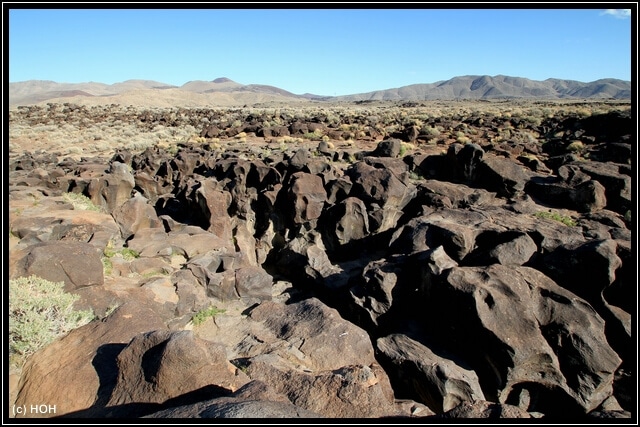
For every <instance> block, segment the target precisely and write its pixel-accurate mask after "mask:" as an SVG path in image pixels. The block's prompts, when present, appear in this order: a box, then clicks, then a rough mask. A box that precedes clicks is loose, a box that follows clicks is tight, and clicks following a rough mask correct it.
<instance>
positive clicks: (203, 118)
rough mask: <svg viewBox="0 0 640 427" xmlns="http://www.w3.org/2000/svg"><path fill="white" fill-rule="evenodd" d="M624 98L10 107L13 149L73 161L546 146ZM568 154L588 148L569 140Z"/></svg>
mask: <svg viewBox="0 0 640 427" xmlns="http://www.w3.org/2000/svg"><path fill="white" fill-rule="evenodd" d="M629 110H630V104H629V103H628V102H624V101H609V102H607V101H599V102H598V101H589V102H569V101H564V102H560V101H548V102H543V101H511V102H508V101H476V102H469V101H467V102H464V101H460V102H453V101H447V102H445V101H430V102H426V101H425V102H411V103H402V102H393V103H391V102H386V103H385V102H360V103H355V104H354V103H349V104H347V103H345V104H335V105H328V106H327V105H314V104H312V103H310V104H307V105H306V106H303V105H300V106H296V107H287V106H282V107H276V108H256V107H244V108H211V109H207V108H179V107H175V108H144V107H122V106H120V105H115V104H114V105H99V106H84V105H74V104H71V103H65V104H51V103H50V104H46V105H32V106H20V107H16V108H14V109H12V110H11V111H10V112H9V120H10V124H11V125H10V127H9V152H10V155H15V154H17V153H21V152H22V151H23V150H29V151H33V148H32V147H34V146H35V147H42V148H43V149H45V148H46V150H47V151H48V152H51V153H59V155H66V156H70V157H72V158H78V159H79V158H80V157H82V156H88V155H101V154H106V153H109V152H112V151H114V150H116V149H118V148H122V149H126V150H129V151H132V152H139V151H143V150H144V149H146V148H147V147H153V146H158V147H160V148H164V149H168V150H175V148H176V147H177V145H179V144H187V143H194V144H199V143H200V144H203V143H207V142H209V143H219V141H220V140H233V141H235V142H275V143H278V144H292V143H293V144H295V143H299V142H303V141H320V140H324V141H334V142H335V141H340V142H356V141H362V142H370V141H379V140H381V139H384V138H388V137H394V136H397V137H401V139H404V140H406V142H411V143H413V142H417V143H424V144H440V145H447V144H449V143H451V142H459V143H463V144H464V143H473V142H480V143H486V142H492V143H501V142H505V143H508V142H521V143H532V142H538V143H540V144H542V143H544V142H545V141H546V140H548V139H549V138H550V137H554V136H555V137H557V136H562V135H552V134H550V132H551V129H553V126H550V124H552V123H557V122H559V121H562V120H563V119H566V118H568V117H574V118H575V117H579V118H585V117H589V116H592V115H598V114H604V113H607V112H610V111H629ZM564 149H565V150H567V151H569V152H580V151H582V150H583V149H584V146H583V143H582V142H581V141H579V140H574V141H568V143H567V144H565V147H564Z"/></svg>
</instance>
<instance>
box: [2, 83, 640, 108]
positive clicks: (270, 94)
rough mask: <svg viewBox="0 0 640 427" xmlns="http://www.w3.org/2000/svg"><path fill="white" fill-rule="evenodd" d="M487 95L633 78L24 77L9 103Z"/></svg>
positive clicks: (575, 95)
mask: <svg viewBox="0 0 640 427" xmlns="http://www.w3.org/2000/svg"><path fill="white" fill-rule="evenodd" d="M456 99H460V100H462V99H469V100H488V99H631V82H629V81H625V80H618V79H601V80H596V81H594V82H589V83H583V82H579V81H574V80H560V79H547V80H544V81H536V80H530V79H526V78H522V77H509V76H502V75H499V76H493V77H492V76H460V77H454V78H452V79H450V80H444V81H439V82H435V83H424V84H414V85H409V86H403V87H399V88H393V89H383V90H377V91H374V92H367V93H359V94H354V95H345V96H320V95H313V94H308V93H305V94H302V95H296V94H294V93H291V92H289V91H286V90H284V89H280V88H277V87H275V86H269V85H261V84H249V85H245V84H241V83H236V82H234V81H233V80H230V79H228V78H226V77H221V78H217V79H215V80H212V81H203V80H196V81H190V82H187V83H185V84H183V85H182V86H173V85H168V84H165V83H161V82H156V81H152V80H127V81H124V82H121V83H115V84H112V85H108V84H104V83H95V82H89V83H57V82H53V81H48V80H28V81H24V82H15V83H9V104H10V106H18V105H31V104H38V103H43V102H45V103H46V102H73V103H78V104H85V105H96V104H108V103H114V104H122V105H144V106H185V107H187V106H194V107H195V106H211V105H220V106H231V105H254V104H258V103H266V102H305V101H325V102H354V101H428V100H456Z"/></svg>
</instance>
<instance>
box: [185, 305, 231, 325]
mask: <svg viewBox="0 0 640 427" xmlns="http://www.w3.org/2000/svg"><path fill="white" fill-rule="evenodd" d="M225 311H226V310H225V309H223V308H218V307H216V306H213V305H212V306H211V307H209V308H203V309H202V310H200V311H199V312H197V313H196V314H194V315H193V317H192V318H191V323H193V325H194V326H199V325H201V324H202V323H204V322H205V321H206V320H207V319H208V318H209V317H216V316H217V315H218V314H222V313H224V312H225Z"/></svg>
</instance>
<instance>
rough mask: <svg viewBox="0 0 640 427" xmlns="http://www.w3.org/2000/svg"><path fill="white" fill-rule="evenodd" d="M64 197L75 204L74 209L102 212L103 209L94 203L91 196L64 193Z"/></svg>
mask: <svg viewBox="0 0 640 427" xmlns="http://www.w3.org/2000/svg"><path fill="white" fill-rule="evenodd" d="M62 198H63V199H64V200H66V201H67V202H69V203H71V204H72V205H73V208H74V209H77V210H82V211H95V212H100V211H101V209H100V208H99V207H98V206H96V205H94V204H93V202H92V201H91V199H90V198H88V197H87V196H85V195H84V194H80V193H64V194H63V195H62Z"/></svg>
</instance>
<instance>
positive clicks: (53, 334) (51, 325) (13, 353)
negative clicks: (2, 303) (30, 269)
mask: <svg viewBox="0 0 640 427" xmlns="http://www.w3.org/2000/svg"><path fill="white" fill-rule="evenodd" d="M78 298H79V296H78V295H74V294H69V293H66V292H64V283H62V282H50V281H48V280H45V279H42V278H40V277H37V276H30V277H20V278H17V279H13V280H10V281H9V358H10V360H11V363H12V364H15V365H16V366H21V365H22V363H23V362H24V360H26V358H27V357H28V356H29V355H31V354H33V353H35V352H36V351H37V350H39V349H40V348H42V347H44V346H45V345H47V344H49V343H50V342H52V341H53V340H55V339H56V338H58V337H61V336H63V335H65V334H67V333H68V332H69V331H71V330H73V329H75V328H78V327H80V326H82V325H85V324H87V323H89V322H90V321H91V320H93V319H94V318H95V316H94V314H93V312H92V311H91V310H84V311H76V310H75V309H74V308H73V304H74V302H75V301H76V300H77V299H78Z"/></svg>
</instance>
